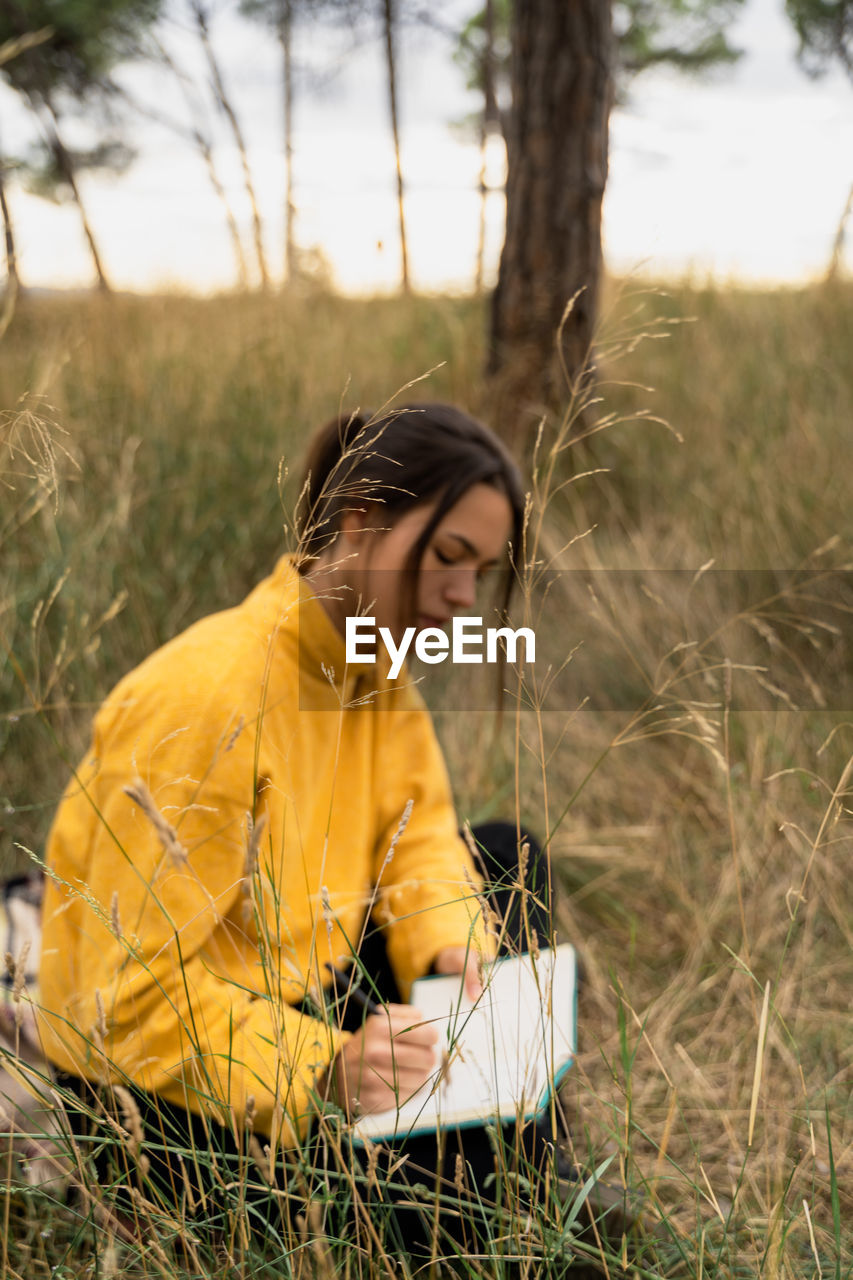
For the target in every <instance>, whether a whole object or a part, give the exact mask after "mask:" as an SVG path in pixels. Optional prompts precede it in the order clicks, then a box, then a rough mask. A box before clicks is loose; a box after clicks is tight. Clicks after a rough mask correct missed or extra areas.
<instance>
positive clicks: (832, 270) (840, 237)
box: [826, 186, 853, 281]
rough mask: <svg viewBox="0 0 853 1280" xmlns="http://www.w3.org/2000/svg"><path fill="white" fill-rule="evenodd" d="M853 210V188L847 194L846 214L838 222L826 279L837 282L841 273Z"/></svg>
mask: <svg viewBox="0 0 853 1280" xmlns="http://www.w3.org/2000/svg"><path fill="white" fill-rule="evenodd" d="M851 210H853V186H851V188H850V190H849V192H848V193H847V203H846V204H845V206H844V212H843V213H842V215H841V217H840V218H839V220H838V226H837V228H836V231H835V239H834V240H833V242H832V255H831V256H830V259H829V266H828V267H827V269H826V279H827V280H830V281H831V280H835V279H837V278H838V276H839V275H840V273H841V260H842V258H843V257H844V238H845V235H846V231H847V220H848V218H849V217H850V212H851Z"/></svg>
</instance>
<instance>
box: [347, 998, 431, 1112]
mask: <svg viewBox="0 0 853 1280" xmlns="http://www.w3.org/2000/svg"><path fill="white" fill-rule="evenodd" d="M437 1045H438V1032H437V1031H436V1030H435V1028H434V1027H432V1026H431V1025H430V1024H429V1023H426V1022H423V1021H422V1015H421V1014H420V1013H419V1012H418V1010H417V1009H413V1008H412V1007H411V1006H410V1005H407V1004H389V1005H386V1006H385V1007H384V1008H383V1009H382V1010H381V1011H380V1012H379V1013H372V1014H371V1015H370V1017H369V1018H367V1019H366V1020H365V1023H364V1026H363V1027H362V1029H361V1030H360V1031H357V1032H356V1033H355V1035H354V1036H353V1037H352V1039H351V1040H349V1041H347V1043H346V1044H345V1045H344V1047H343V1049H341V1051H340V1052H339V1053H338V1054H337V1056H336V1057H335V1059H334V1060H333V1062H332V1064H331V1067H330V1068H329V1071H330V1076H331V1081H332V1089H333V1096H334V1098H335V1101H336V1102H337V1103H338V1105H339V1106H340V1107H342V1108H343V1110H344V1111H346V1113H347V1115H348V1116H350V1115H352V1113H353V1111H354V1110H355V1109H356V1105H357V1107H358V1109H359V1110H361V1111H363V1112H371V1111H388V1110H390V1109H391V1108H392V1107H399V1106H402V1105H403V1103H404V1102H406V1101H407V1100H408V1099H409V1098H410V1097H411V1096H412V1094H413V1093H416V1092H417V1091H418V1089H420V1087H421V1085H422V1084H424V1083H425V1081H426V1080H427V1079H428V1078H429V1076H430V1074H431V1073H432V1072H433V1071H434V1070H435V1069H436V1066H437V1057H436V1049H437Z"/></svg>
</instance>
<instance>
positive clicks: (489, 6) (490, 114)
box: [474, 0, 501, 295]
mask: <svg viewBox="0 0 853 1280" xmlns="http://www.w3.org/2000/svg"><path fill="white" fill-rule="evenodd" d="M482 79H483V116H482V119H481V121H480V178H479V192H480V225H479V228H478V234H477V277H476V282H475V286H474V287H475V290H476V293H477V294H478V295H479V294H481V293H482V292H483V264H484V261H485V256H486V208H487V205H488V200H489V186H488V182H487V170H486V158H487V146H488V141H489V135H490V133H491V132H492V131H493V130H494V129H495V128H500V127H501V119H500V114H499V112H498V104H497V97H496V94H495V6H494V0H486V3H485V6H484V8H483V67H482Z"/></svg>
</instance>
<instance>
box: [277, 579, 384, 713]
mask: <svg viewBox="0 0 853 1280" xmlns="http://www.w3.org/2000/svg"><path fill="white" fill-rule="evenodd" d="M272 580H273V582H274V583H275V584H276V585H277V586H278V585H280V586H281V588H282V594H283V596H284V600H285V602H286V603H285V610H286V612H287V613H288V614H289V616H290V618H291V619H293V618H294V617H295V620H296V627H295V630H296V635H297V645H298V654H299V672H300V685H301V687H302V689H303V692H305V690H306V689H307V685H308V683H310V684H311V685H316V683H317V682H319V683H320V684H322V685H323V686H325V687H326V688H328V689H329V690H330V691H331V690H332V689H335V690H336V691H337V693H338V695H339V696H340V695H343V696H344V697H345V698H346V699H349V698H351V697H352V696H354V693H355V692H356V691H355V685H356V683H357V682H361V683H364V684H365V685H366V684H368V683H370V682H373V687H375V688H379V687H380V686H385V685H386V684H387V681H385V680H383V679H382V678H381V676H380V671H379V666H378V664H377V663H376V662H347V659H346V644H345V642H344V637H343V636H342V635H341V633H340V632H339V631H338V629H337V627H336V626H335V625H334V623H333V622H332V620H331V618H330V617H329V615H328V613H327V612H326V610H325V608H324V606H323V603H322V600H321V598H320V596H319V595H318V594H317V592H316V591H315V590H314V588H313V586H312V585H311V583H310V582H308V581H307V580H306V579H305V578H303V577H302V575H301V574H299V573H298V572H297V570H296V566H295V562H294V557H293V556H292V555H284V556H282V557H281V559H280V560H279V561H278V563H277V564H276V567H275V569H274V571H273V574H272ZM294 606H295V607H294ZM288 630H290V627H288ZM362 677H365V678H366V679H364V680H362Z"/></svg>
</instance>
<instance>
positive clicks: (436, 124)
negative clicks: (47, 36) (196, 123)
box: [0, 0, 853, 293]
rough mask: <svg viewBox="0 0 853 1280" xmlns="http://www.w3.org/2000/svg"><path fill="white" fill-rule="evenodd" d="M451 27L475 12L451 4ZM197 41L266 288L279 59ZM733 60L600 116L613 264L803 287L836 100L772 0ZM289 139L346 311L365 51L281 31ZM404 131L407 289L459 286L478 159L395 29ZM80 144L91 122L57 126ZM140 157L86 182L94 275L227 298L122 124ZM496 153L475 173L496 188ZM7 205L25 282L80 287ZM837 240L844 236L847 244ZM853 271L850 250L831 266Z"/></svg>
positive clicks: (428, 54) (42, 230)
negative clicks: (95, 249)
mask: <svg viewBox="0 0 853 1280" xmlns="http://www.w3.org/2000/svg"><path fill="white" fill-rule="evenodd" d="M456 2H457V8H458V10H459V12H461V13H463V14H467V12H468V11H469V10H471V11H473V9H475V8H476V7H477V2H476V0H472V2H471V3H470V4H465V3H463V0H456ZM215 15H216V20H215V22H214V25H213V28H212V35H213V40H214V43H215V45H216V48H217V51H218V53H219V55H220V58H221V62H222V66H223V71H224V75H225V79H226V82H227V84H228V86H229V89H230V91H231V94H232V96H233V99H234V101H235V104H236V107H237V110H238V113H239V115H240V118H241V122H242V124H243V128H244V132H245V134H246V137H247V140H248V143H249V151H250V163H251V167H252V172H253V175H254V180H255V183H256V187H257V191H258V197H259V204H260V207H261V212H262V216H263V219H264V227H265V245H266V249H267V254H268V258H269V261H270V265H271V268H272V272H273V275H274V276H275V277H280V275H281V270H282V269H281V262H282V258H283V251H282V240H283V234H282V222H283V215H282V205H283V196H284V171H283V157H282V131H281V100H280V98H281V95H280V74H279V53H278V48H277V45H276V42H275V40H274V39H272V38H271V36H270V34H269V33H268V32H267V31H265V30H264V29H263V28H262V27H259V26H257V25H254V24H250V23H247V22H246V21H245V20H241V19H238V18H237V17H236V15H235V14H234V12H233V5H229V4H227V3H225V4H223V3H222V2H220V4H219V5H218V6H217V7H216V8H215ZM165 34H166V39H167V41H168V44H169V48H170V50H171V51H172V53H173V54H174V56H175V57H176V58H177V59H178V60H179V61H180V63H181V65H182V66H184V67H185V68H186V70H187V71H188V73H189V74H190V75H191V77H192V78H193V80H194V81H195V82H196V84H197V86H198V92H199V100H200V101H201V102H204V104H205V105H204V107H203V110H204V116H205V119H206V121H207V123H208V125H209V126H210V127H211V128H212V129H213V131H214V138H215V142H216V152H215V154H216V163H217V166H218V168H219V170H220V174H221V177H222V180H223V182H224V183H225V185H226V187H227V189H228V191H229V195H230V197H231V199H232V201H233V204H234V207H235V210H236V212H237V215H238V219H239V222H240V224H241V229H242V231H243V236H244V241H245V244H246V251H247V254H249V253H250V251H251V243H250V215H249V209H248V205H247V203H246V200H245V195H244V191H243V187H242V181H241V171H240V163H239V159H238V156H237V154H236V151H235V149H234V147H233V145H232V143H231V141H230V138H229V134H228V132H227V129H226V127H225V122H224V121H223V120H222V119H221V117H220V118H218V119H217V118H215V116H214V115H213V113H212V112H211V110H210V106H209V102H206V101H205V99H204V66H203V63H202V61H201V56H200V52H199V49H198V45H197V41H196V40H195V39H194V37H193V36H192V33H191V32H189V31H188V30H185V29H182V28H181V26H180V25H175V24H172V25H170V26H169V28H167V29H166V33H165ZM731 39H732V42H733V43H735V44H736V45H738V46H740V47H742V48H744V49H745V50H746V53H745V56H744V57H743V58H742V60H741V61H740V63H738V64H737V65H736V67H735V68H734V69H731V70H725V71H720V72H715V73H714V74H713V75H711V76H709V77H706V78H704V79H702V80H697V79H695V78H686V77H683V76H679V75H678V74H677V73H675V72H672V71H666V70H661V71H655V72H649V73H646V74H645V75H643V76H642V77H639V78H638V79H636V80H635V82H634V84H633V86H632V88H631V91H630V97H629V99H628V101H627V102H626V103H625V105H623V106H620V107H618V108H616V109H615V110H614V112H613V114H612V117H611V135H610V175H609V181H608V188H607V194H606V198H605V207H604V219H603V229H604V245H605V255H606V260H607V264H608V266H609V268H610V269H611V270H612V271H614V272H620V273H622V272H629V271H633V272H637V273H646V274H648V275H652V276H655V277H657V278H661V277H673V276H675V277H681V276H684V275H690V276H692V277H693V278H694V279H700V280H704V279H706V278H714V279H716V280H719V281H721V282H729V281H732V280H741V281H744V282H760V283H800V282H803V281H805V280H808V279H810V278H814V277H815V276H820V275H821V274H822V273H823V272H824V271H825V269H826V265H827V262H828V259H829V255H830V251H831V247H832V242H833V238H834V235H835V231H836V227H837V225H838V221H839V218H840V216H841V213H842V210H843V208H844V205H845V201H846V199H847V193H848V191H849V190H850V185H851V182H853V84H851V82H850V80H849V79H848V78H847V77H846V76H845V75H844V74H843V73H842V72H841V71H833V72H831V73H830V74H828V75H826V76H825V77H823V78H821V79H818V80H812V79H809V78H808V77H807V76H806V75H805V74H804V73H803V71H802V70H801V69H800V68H799V67H798V66H797V64H796V61H795V57H794V54H795V47H796V41H795V37H794V34H793V32H792V30H791V28H790V25H789V23H788V22H787V20H786V19H785V16H784V6H783V0H748V3H747V5H746V6H745V11H744V13H743V15H742V17H741V18H740V19H739V20H738V22H737V24H736V25H735V26H734V27H733V29H732V33H731ZM295 52H296V61H297V66H298V76H297V89H296V94H297V96H296V121H295V182H296V202H297V205H298V220H297V226H296V231H297V240H298V243H299V245H300V247H301V248H302V249H303V250H305V251H306V252H307V254H308V256H309V258H312V259H313V260H314V261H316V262H320V261H322V263H323V264H324V265H325V268H326V270H327V271H328V272H329V273H330V275H331V278H332V281H333V283H334V284H335V285H337V287H339V288H341V289H342V290H344V291H346V292H351V293H371V292H377V291H385V290H390V289H393V288H394V287H395V286H396V284H397V282H398V280H399V269H400V259H399V247H398V235H397V221H396V219H397V212H396V203H395V177H394V168H393V153H392V149H391V140H390V130H389V125H388V112H387V103H386V94H387V88H386V82H385V77H384V69H383V62H382V50H381V46H380V44H379V41H378V40H369V39H366V38H362V39H361V40H360V42H359V44H358V46H357V47H354V46H353V41H352V37H351V36H350V35H349V34H346V35H345V34H343V33H341V34H338V33H335V32H331V31H329V30H328V29H323V28H318V27H313V28H305V29H303V30H302V31H300V32H299V34H298V37H297V42H296V51H295ZM399 64H400V118H401V130H402V155H403V166H404V171H405V176H406V182H407V199H406V213H407V224H408V235H409V253H410V265H411V272H412V277H413V283H414V285H415V287H416V288H418V289H423V290H446V289H450V290H460V291H461V290H467V289H470V288H471V286H472V284H473V281H474V273H475V263H476V246H477V233H478V231H477V229H478V217H479V198H478V195H477V191H476V185H477V177H478V169H479V157H478V153H477V147H476V142H475V140H474V139H473V138H472V137H469V136H467V135H466V133H465V131H464V130H461V129H460V128H459V127H458V122H459V121H461V120H463V119H464V118H465V116H466V115H467V114H468V113H469V112H471V111H473V110H474V109H475V108H476V99H475V98H473V97H472V96H471V95H469V94H468V93H467V91H466V90H465V87H464V82H463V77H462V74H461V72H460V71H459V69H458V68H457V67H455V65H454V64H453V62H452V60H451V58H450V55H449V45H448V42H447V41H446V39H444V38H442V37H440V36H438V35H436V34H430V33H427V32H424V31H423V29H417V30H415V29H411V30H408V31H406V32H404V34H403V37H402V40H401V47H400V50H399ZM120 78H121V81H122V83H123V85H124V86H125V87H126V88H127V89H128V90H129V92H131V93H132V94H133V95H134V97H135V98H136V99H137V100H138V101H140V102H142V103H144V104H147V106H148V107H149V108H150V109H152V110H155V111H157V112H159V113H161V114H163V115H166V116H168V117H170V118H173V119H182V120H184V121H186V119H187V110H186V103H185V101H184V98H183V96H182V93H181V91H180V89H179V88H178V86H177V82H176V81H174V80H173V78H172V77H170V76H168V75H167V74H166V73H163V72H159V71H153V70H151V69H150V68H145V67H138V66H137V67H128V68H126V69H125V70H123V71H122V72H121V76H120ZM0 122H2V127H3V134H2V141H3V146H4V149H5V151H6V153H7V154H11V155H14V154H20V153H21V152H23V151H24V150H25V149H26V147H27V145H28V143H29V140H30V139H31V138H32V137H33V124H32V121H31V119H30V118H29V117H28V116H27V115H26V113H25V112H24V111H22V109H21V108H20V106H19V104H18V101H17V99H16V98H15V96H14V95H13V94H12V93H11V91H10V90H9V89H8V88H6V87H5V86H3V87H2V89H0ZM67 133H68V137H69V139H70V140H71V141H72V142H75V143H77V144H83V143H85V142H86V141H88V140H89V139H90V138H91V136H92V135H91V122H89V121H87V120H85V119H83V120H74V121H69V123H68V126H67ZM129 136H130V138H131V139H132V141H133V142H134V144H135V146H136V147H137V149H138V158H137V160H136V162H135V163H134V165H133V166H132V167H131V168H130V169H129V170H128V171H127V172H126V173H125V174H124V175H123V176H122V177H120V178H118V179H110V178H108V177H103V176H102V177H97V178H96V177H95V176H93V175H90V176H87V177H86V178H85V180H84V182H83V190H84V195H85V199H86V204H87V208H88V211H89V215H90V219H91V222H92V224H93V226H94V228H95V232H96V235H97V238H98V241H99V246H100V248H101V250H102V255H103V258H104V262H105V266H106V270H107V274H108V276H109V277H110V280H111V282H112V283H113V284H114V286H115V287H118V288H123V289H134V290H156V289H163V288H180V289H191V290H195V291H200V292H210V291H215V290H219V289H223V288H228V287H230V286H231V285H233V284H234V283H235V280H236V265H235V261H234V254H233V250H232V247H231V242H230V237H229V234H228V230H227V227H226V222H225V217H224V214H223V210H222V206H221V205H220V204H219V203H218V201H217V200H216V198H215V196H214V195H213V193H212V189H211V187H210V184H209V180H208V178H207V175H206V172H205V169H204V166H203V163H202V161H201V159H200V158H199V156H198V154H197V153H196V152H195V151H194V150H193V149H192V147H191V146H190V145H189V144H188V143H187V142H185V141H184V140H182V139H181V138H180V137H179V136H178V135H177V134H176V133H175V132H174V131H172V130H169V129H167V128H165V127H163V126H162V125H160V124H157V123H155V122H153V121H151V120H150V119H144V118H142V117H136V118H135V119H134V123H133V125H132V127H131V129H130V131H129ZM502 165H503V158H502V155H501V148H500V146H499V145H497V144H495V145H494V146H493V147H492V150H491V153H490V177H491V180H492V181H493V183H494V184H495V185H496V186H499V184H500V181H501V178H502ZM9 200H10V205H11V209H12V216H13V220H14V223H15V227H16V233H17V237H18V241H19V259H20V271H21V277H22V279H23V281H24V283H25V284H26V285H32V286H42V287H78V286H81V285H86V284H88V283H90V282H91V280H92V267H91V262H90V260H89V257H88V254H87V250H86V246H85V242H84V240H83V236H82V233H81V230H80V224H79V219H78V217H77V214H76V212H75V210H74V209H73V208H71V207H57V206H55V205H52V204H50V203H47V202H45V201H44V200H39V199H37V198H36V197H34V196H32V195H29V194H27V193H26V192H25V191H24V190H23V189H22V187H21V186H20V185H19V184H16V183H14V182H12V183H10V193H9ZM487 215H488V232H487V272H488V276H489V277H490V278H493V277H494V274H495V272H496V269H497V262H498V257H499V253H500V245H501V239H502V234H503V216H504V210H503V199H502V197H501V196H500V194H494V195H492V196H491V197H490V199H489V203H488V211H487ZM850 238H851V240H853V228H851V233H850ZM846 265H847V268H848V270H849V269H850V267H851V266H853V247H848V250H847V255H846Z"/></svg>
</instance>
